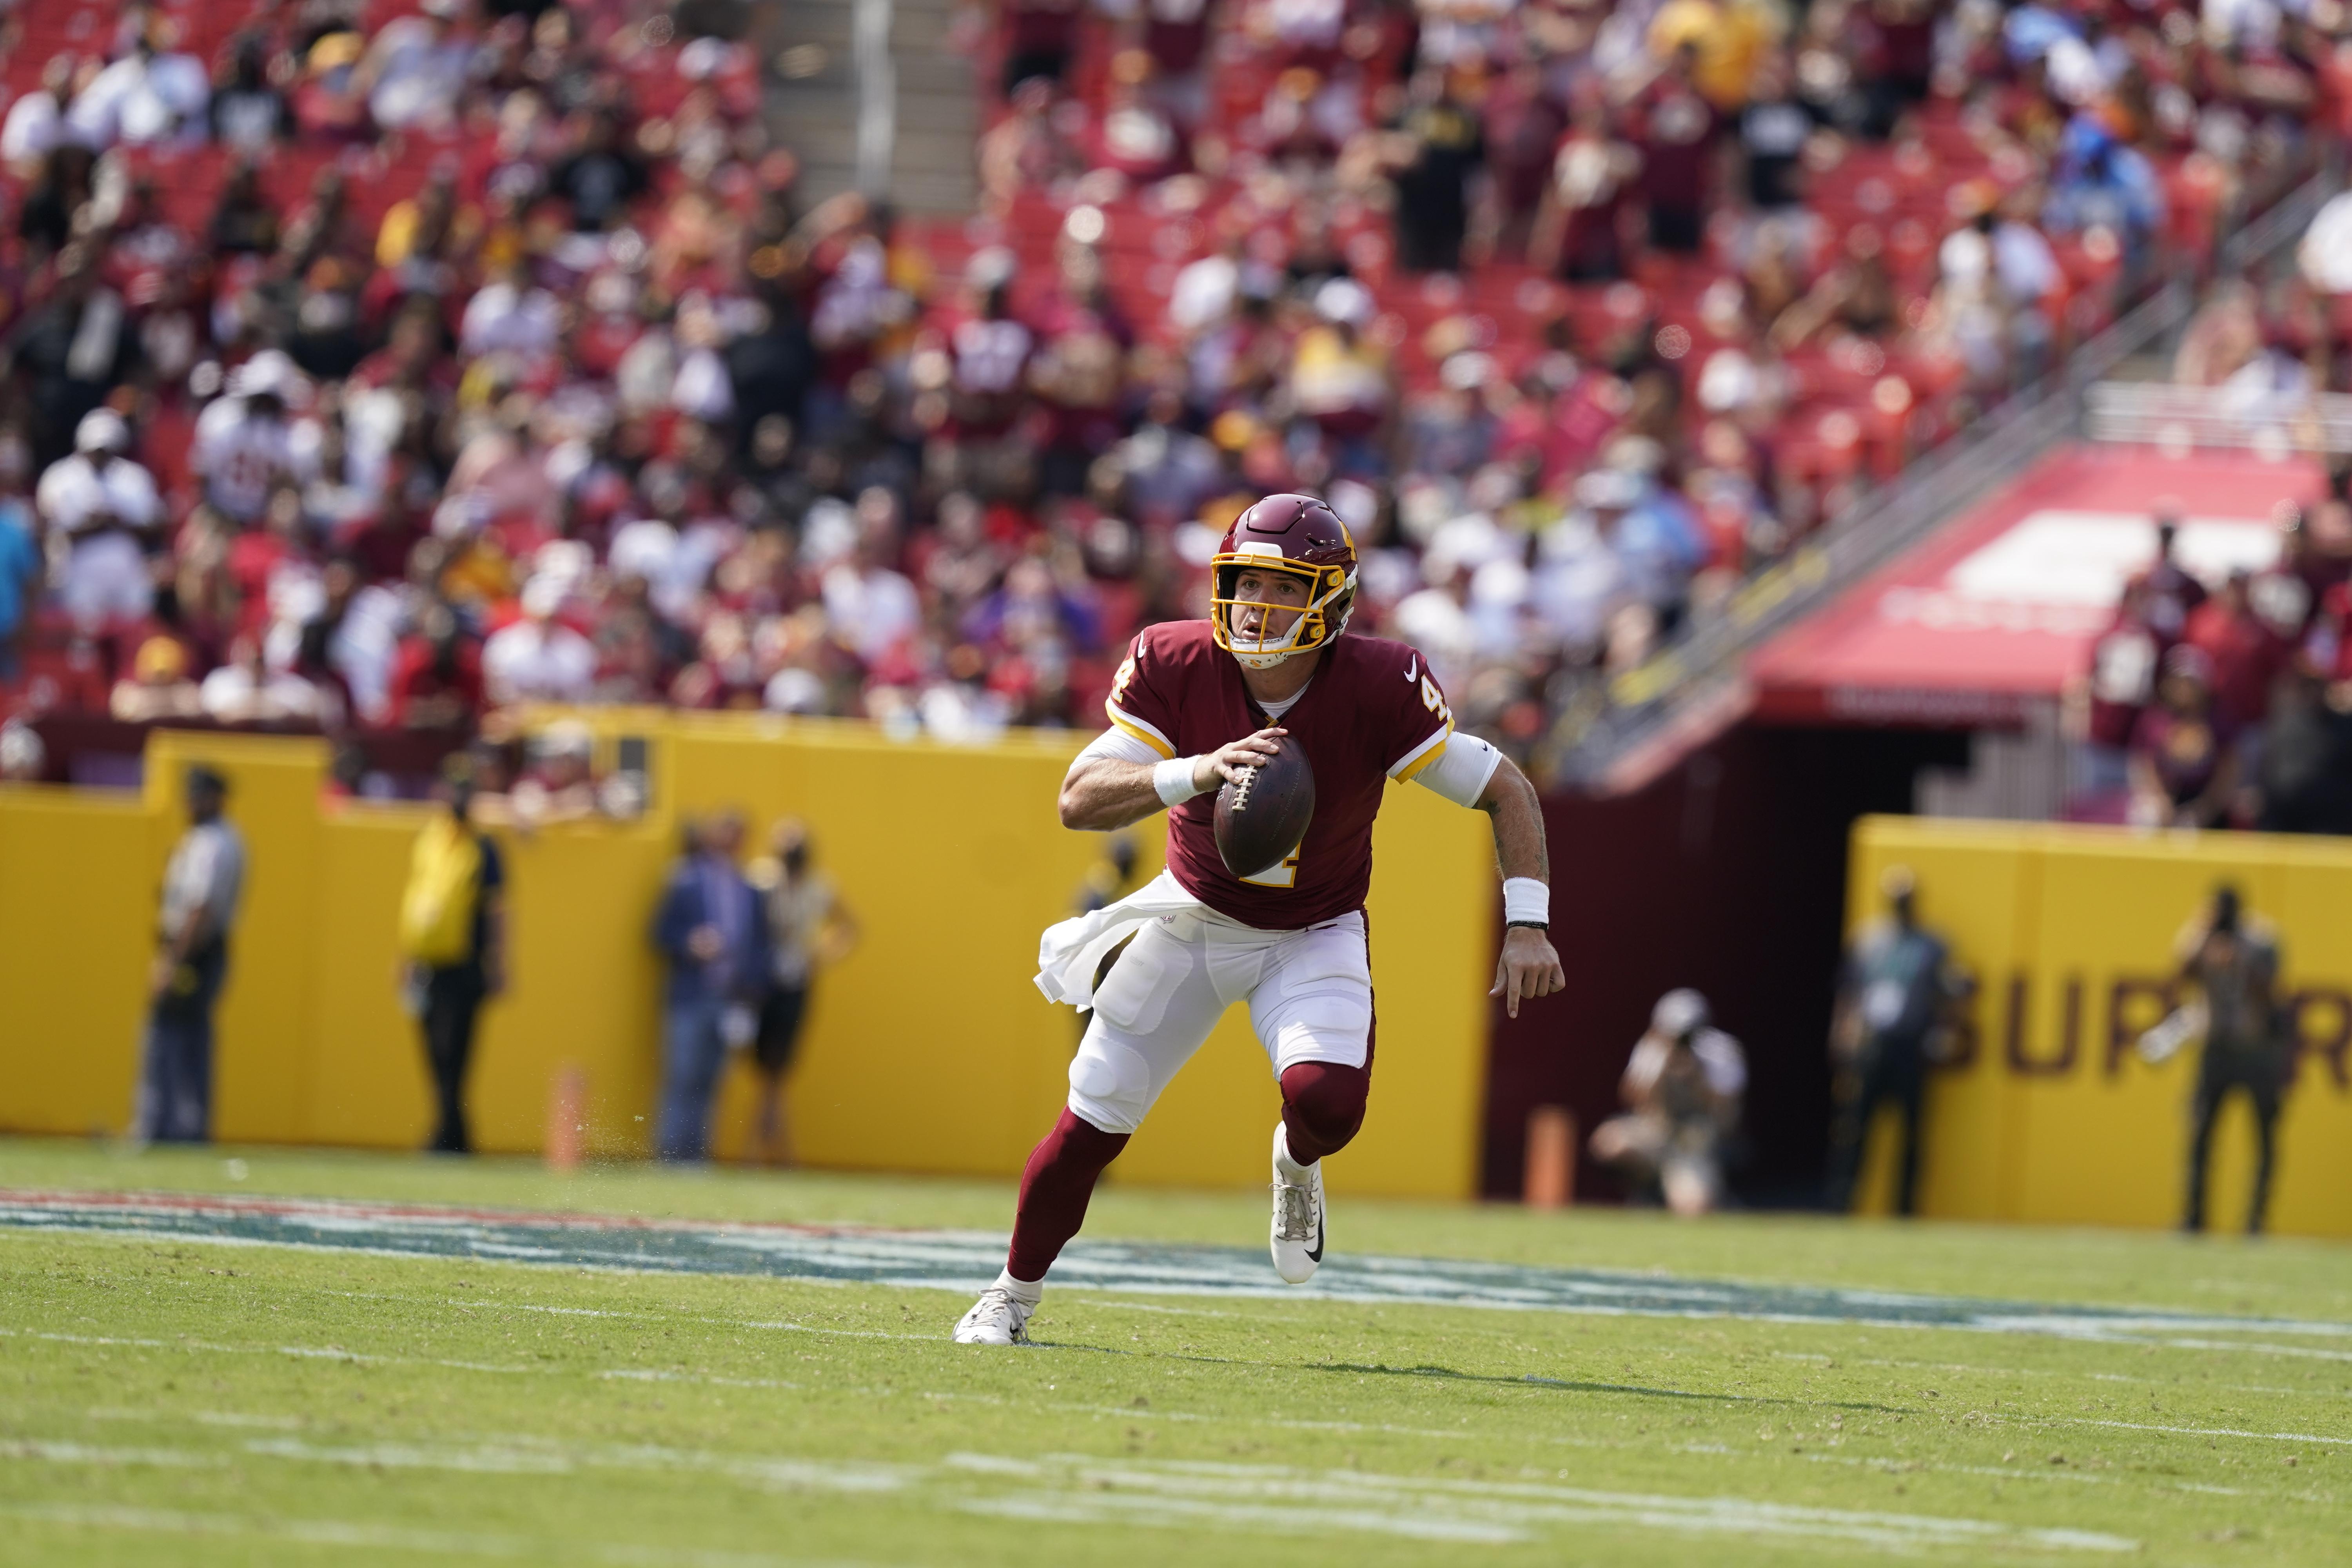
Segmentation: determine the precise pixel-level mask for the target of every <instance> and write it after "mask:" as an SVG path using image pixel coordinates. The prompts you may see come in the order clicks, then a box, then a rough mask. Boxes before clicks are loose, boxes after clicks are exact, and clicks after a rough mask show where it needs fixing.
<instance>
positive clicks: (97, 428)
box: [34, 408, 163, 627]
mask: <svg viewBox="0 0 2352 1568" xmlns="http://www.w3.org/2000/svg"><path fill="white" fill-rule="evenodd" d="M130 447H131V428H130V426H127V425H125V424H124V423H123V421H122V416H121V415H119V414H117V413H115V412H114V411H113V410H112V409H110V408H96V409H92V410H91V411H90V412H89V413H88V414H85V415H84V416H82V418H81V423H80V424H79V426H76V427H75V430H74V450H73V454H72V455H71V456H70V457H66V458H58V461H57V462H55V463H53V464H51V465H50V466H49V468H48V471H47V472H46V473H44V474H43V475H42V476H41V483H40V487H39V489H37V490H36V491H35V492H34V504H35V505H36V506H37V507H38V509H39V510H40V514H41V520H42V521H43V522H45V523H46V524H47V526H48V527H49V528H51V529H52V530H55V531H56V532H57V533H58V535H59V536H61V537H62V538H64V539H65V541H66V542H67V544H66V549H67V554H66V563H65V576H64V584H63V590H62V594H61V597H62V599H63V601H64V607H65V609H66V612H67V613H68V615H70V616H73V618H74V620H75V621H76V622H77V623H78V624H79V625H81V626H88V627H97V626H103V625H106V624H109V623H113V622H122V621H135V620H137V619H139V618H140V617H141V616H144V615H145V614H146V613H147V609H148V606H149V605H150V604H151V603H152V599H153V589H152V581H151V576H150V573H149V571H148V565H147V560H148V556H149V554H150V553H151V552H152V551H153V550H155V549H156V548H158V547H160V545H161V544H162V539H161V538H160V537H159V536H160V534H161V531H162V526H163V499H162V498H161V497H160V496H159V495H157V494H156V491H155V479H154V476H153V475H152V474H150V473H149V472H148V471H147V470H146V469H145V468H142V467H140V466H139V465H138V464H137V463H134V462H132V461H131V459H130V458H126V457H124V456H123V454H124V453H125V452H127V451H128V450H129V449H130Z"/></svg>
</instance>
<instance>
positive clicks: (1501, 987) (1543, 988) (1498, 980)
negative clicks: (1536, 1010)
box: [1486, 926, 1568, 1018]
mask: <svg viewBox="0 0 2352 1568" xmlns="http://www.w3.org/2000/svg"><path fill="white" fill-rule="evenodd" d="M1567 989H1568V972H1567V971H1566V970H1564V969H1562V968H1561V967H1560V966H1559V953H1558V952H1554V951H1553V949H1552V945H1551V937H1550V936H1549V934H1548V933H1546V932H1544V931H1538V930H1536V929H1535V928H1534V927H1533V926H1511V927H1509V928H1507V929H1506V930H1505V931H1504V932H1503V956H1502V957H1501V958H1500V959H1499V960H1498V961H1496V964H1495V988H1494V989H1493V990H1492V991H1489V992H1487V993H1486V994H1487V995H1489V996H1500V997H1501V998H1503V1011H1504V1012H1506V1013H1507V1014H1509V1015H1510V1016H1512V1017H1514V1018H1516V1017H1517V1016H1519V998H1520V997H1522V996H1549V995H1550V994H1552V993H1553V992H1555V991H1565V990H1567Z"/></svg>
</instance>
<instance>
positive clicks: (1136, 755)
mask: <svg viewBox="0 0 2352 1568" xmlns="http://www.w3.org/2000/svg"><path fill="white" fill-rule="evenodd" d="M1078 755H1079V756H1081V757H1108V758H1110V759H1111V761H1113V762H1117V763H1157V762H1159V761H1160V753H1159V752H1155V751H1153V750H1152V749H1151V748H1150V746H1147V745H1145V744H1144V743H1143V742H1141V741H1139V740H1137V739H1136V738H1135V737H1134V736H1133V735H1130V734H1129V733H1128V732H1127V731H1124V730H1121V729H1118V728H1116V727H1114V728H1111V729H1108V730H1105V731H1103V732H1102V733H1101V734H1099V735H1097V736H1096V737H1095V738H1094V739H1093V740H1091V741H1089V742H1087V749H1086V750H1085V751H1083V752H1079V753H1078Z"/></svg>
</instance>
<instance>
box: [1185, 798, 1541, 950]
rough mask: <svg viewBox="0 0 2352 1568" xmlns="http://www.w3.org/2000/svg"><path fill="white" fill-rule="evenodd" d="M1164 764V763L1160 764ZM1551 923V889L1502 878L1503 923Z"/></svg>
mask: <svg viewBox="0 0 2352 1568" xmlns="http://www.w3.org/2000/svg"><path fill="white" fill-rule="evenodd" d="M1161 765H1162V766H1165V765H1166V764H1165V763H1162V764H1161ZM1520 921H1527V922H1528V923H1529V924H1532V925H1539V926H1548V925H1549V924H1551V889H1549V887H1547V886H1545V885H1544V884H1543V883H1541V882H1539V881H1538V880H1537V879H1535V878H1533V877H1506V878H1504V879H1503V923H1504V924H1505V925H1517V924H1518V923H1519V922H1520Z"/></svg>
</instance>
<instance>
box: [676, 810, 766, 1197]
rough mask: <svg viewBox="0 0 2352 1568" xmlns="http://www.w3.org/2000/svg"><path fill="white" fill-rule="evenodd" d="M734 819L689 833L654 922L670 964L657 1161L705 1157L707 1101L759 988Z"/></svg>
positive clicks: (758, 919)
mask: <svg viewBox="0 0 2352 1568" xmlns="http://www.w3.org/2000/svg"><path fill="white" fill-rule="evenodd" d="M742 847H743V818H742V816H741V814H740V812H733V811H727V812H720V813H719V814H717V815H716V816H710V817H709V818H707V819H705V820H703V821H701V822H698V823H697V824H695V825H694V826H691V827H689V828H688V830H687V847H686V855H685V858H682V859H681V860H680V861H679V862H678V864H677V868H675V869H674V870H672V872H671V873H670V878H669V882H668V885H667V887H666V888H665V889H663V892H662V899H661V906H660V908H659V910H656V913H655V916H654V923H653V942H654V946H655V948H656V950H657V951H658V952H660V953H661V954H662V956H663V957H664V958H665V959H667V961H668V964H669V983H668V986H667V991H666V993H665V994H664V1000H663V1004H662V1104H661V1119H660V1122H659V1126H658V1129H657V1133H656V1141H655V1149H656V1153H658V1154H659V1155H660V1157H661V1158H662V1159H664V1160H668V1161H673V1162H688V1163H691V1162H698V1161H701V1160H705V1159H708V1158H709V1152H710V1099H711V1096H712V1094H713V1093H714V1092H715V1091H716V1090H717V1089H718V1086H719V1068H720V1067H721V1066H723V1065H724V1064H725V1062H726V1058H727V1051H728V1047H730V1045H741V1046H748V1045H750V1044H751V1041H752V1038H753V1036H754V1035H755V1033H756V1032H757V1028H758V1023H757V1014H756V1012H755V1011H754V1010H753V1009H756V1007H757V1006H758V1005H759V1003H760V1001H761V998H762V996H763V995H764V994H765V992H766V990H767V984H768V973H769V970H770V967H771V963H772V959H771V954H772V952H773V949H772V943H771V941H770V938H769V935H768V911H767V907H766V905H765V904H764V903H763V902H762V901H761V899H760V897H759V895H758V893H757V892H756V891H754V890H753V889H752V887H751V884H750V883H749V882H747V881H745V880H744V879H743V873H742V870H741V869H740V868H739V867H738V866H737V865H736V856H737V855H738V854H739V853H740V851H741V849H742Z"/></svg>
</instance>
